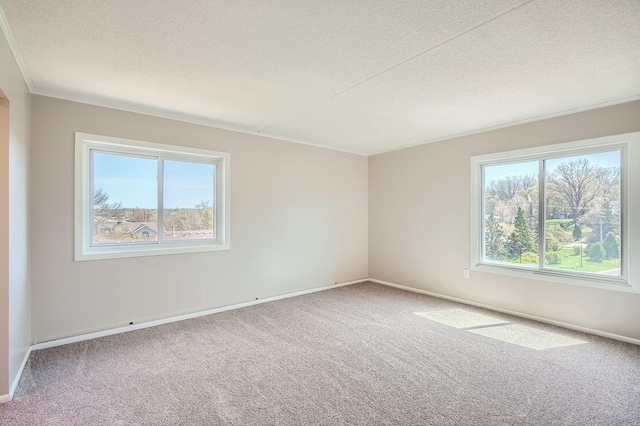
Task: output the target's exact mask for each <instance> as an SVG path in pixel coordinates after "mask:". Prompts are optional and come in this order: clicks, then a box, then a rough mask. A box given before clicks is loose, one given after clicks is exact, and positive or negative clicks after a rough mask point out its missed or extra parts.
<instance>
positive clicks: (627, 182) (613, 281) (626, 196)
mask: <svg viewBox="0 0 640 426" xmlns="http://www.w3.org/2000/svg"><path fill="white" fill-rule="evenodd" d="M606 150H621V153H622V158H621V170H620V171H621V178H620V179H621V194H620V197H621V201H622V203H621V204H622V210H621V214H622V217H621V248H622V257H621V276H620V277H608V276H602V275H596V274H588V273H581V272H571V271H564V270H551V269H549V268H546V269H541V268H540V267H539V266H538V268H524V267H517V266H510V265H505V264H498V263H492V262H484V263H483V250H484V247H483V241H484V238H483V233H484V220H483V219H484V218H483V212H482V206H483V204H482V203H483V192H484V182H483V177H482V168H483V166H487V165H497V164H501V163H504V164H509V163H515V162H524V161H534V160H541V159H542V160H545V159H553V158H557V157H563V156H573V155H581V154H589V153H593V152H602V151H606ZM542 172H543V171H542V170H541V171H540V173H542ZM539 194H540V199H539V203H540V205H539V211H540V212H544V208H545V204H544V203H545V195H544V188H540V189H539ZM637 194H640V132H636V133H627V134H622V135H615V136H607V137H601V138H594V139H587V140H581V141H574V142H566V143H560V144H555V145H547V146H541V147H535V148H529V149H521V150H515V151H508V152H500V153H494V154H487V155H480V156H474V157H471V257H470V259H471V270H473V271H478V272H488V273H497V274H505V275H511V276H516V277H520V278H533V279H539V280H544V281H552V282H558V283H563V284H571V285H581V286H587V287H596V288H603V289H608V290H617V291H623V292H632V293H640V282H639V281H640V196H638V195H637ZM632 212H633V215H632ZM541 214H544V213H541ZM538 226H539V236H540V235H542V234H540V230H541V229H542V227H543V226H544V225H543V223H539V225H538ZM540 238H541V240H540V241H543V242H544V236H543V235H542V236H541V237H540ZM541 252H542V251H541ZM542 261H543V260H542V259H541V262H542Z"/></svg>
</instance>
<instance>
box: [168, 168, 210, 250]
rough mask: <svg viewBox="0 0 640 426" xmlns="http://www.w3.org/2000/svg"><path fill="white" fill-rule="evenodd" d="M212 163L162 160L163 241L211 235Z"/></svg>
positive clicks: (192, 238) (200, 237)
mask: <svg viewBox="0 0 640 426" xmlns="http://www.w3.org/2000/svg"><path fill="white" fill-rule="evenodd" d="M214 179H215V166H214V165H213V164H202V163H189V162H185V161H168V160H165V162H164V193H163V195H164V200H163V208H164V210H163V213H164V216H163V220H164V234H163V239H164V240H165V241H172V240H174V241H175V240H179V241H184V240H198V239H200V240H201V239H213V238H215V229H214V223H215V194H214V187H215V185H214V183H215V182H214Z"/></svg>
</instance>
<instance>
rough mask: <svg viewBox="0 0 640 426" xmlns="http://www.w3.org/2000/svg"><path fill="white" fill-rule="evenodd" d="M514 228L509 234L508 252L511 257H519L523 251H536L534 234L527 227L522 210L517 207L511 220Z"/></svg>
mask: <svg viewBox="0 0 640 426" xmlns="http://www.w3.org/2000/svg"><path fill="white" fill-rule="evenodd" d="M513 227H514V230H513V232H511V234H510V235H509V243H508V247H507V250H508V254H509V257H510V258H511V259H519V258H521V257H522V254H523V253H524V252H536V251H537V248H536V243H535V235H534V233H533V232H532V231H531V228H530V227H529V223H528V222H527V219H526V218H525V215H524V210H522V208H520V207H518V212H517V213H516V218H515V220H514V222H513Z"/></svg>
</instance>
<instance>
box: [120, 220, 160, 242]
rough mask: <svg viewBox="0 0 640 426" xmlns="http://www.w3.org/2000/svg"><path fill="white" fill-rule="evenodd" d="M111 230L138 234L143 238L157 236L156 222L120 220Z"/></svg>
mask: <svg viewBox="0 0 640 426" xmlns="http://www.w3.org/2000/svg"><path fill="white" fill-rule="evenodd" d="M113 231H114V232H118V231H120V232H125V233H129V234H139V235H142V236H143V238H144V239H154V238H156V237H157V236H158V224H157V223H155V222H121V223H118V224H117V225H115V226H114V227H113Z"/></svg>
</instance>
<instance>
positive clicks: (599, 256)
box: [589, 243, 607, 263]
mask: <svg viewBox="0 0 640 426" xmlns="http://www.w3.org/2000/svg"><path fill="white" fill-rule="evenodd" d="M606 255H607V252H606V251H605V250H604V247H602V243H595V244H594V245H592V246H591V248H590V249H589V259H591V261H592V262H598V263H600V262H602V260H603V259H604V257H605V256H606Z"/></svg>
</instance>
